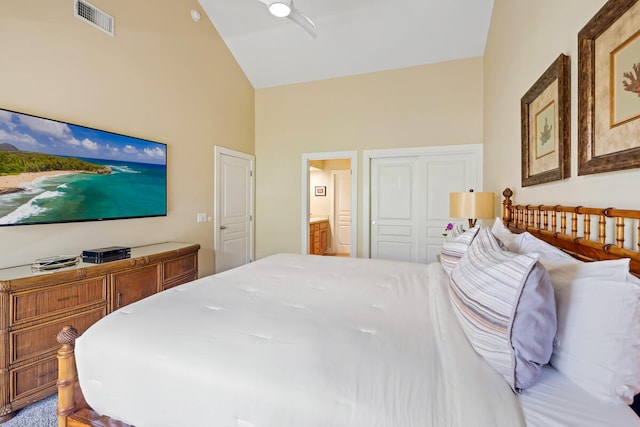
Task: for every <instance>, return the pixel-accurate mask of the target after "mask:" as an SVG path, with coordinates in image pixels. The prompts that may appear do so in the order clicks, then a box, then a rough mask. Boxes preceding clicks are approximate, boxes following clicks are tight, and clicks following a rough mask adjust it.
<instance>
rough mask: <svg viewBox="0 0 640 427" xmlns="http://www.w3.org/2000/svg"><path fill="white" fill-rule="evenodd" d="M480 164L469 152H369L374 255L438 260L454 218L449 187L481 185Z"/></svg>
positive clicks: (371, 245) (396, 258) (413, 259)
mask: <svg viewBox="0 0 640 427" xmlns="http://www.w3.org/2000/svg"><path fill="white" fill-rule="evenodd" d="M481 165H482V164H481V159H480V162H479V161H478V157H477V155H475V154H469V153H444V154H440V153H435V154H416V155H411V156H397V155H392V156H389V157H384V156H377V157H374V158H371V160H370V220H371V222H370V257H371V258H380V259H390V260H397V261H409V262H425V263H426V262H433V261H435V260H436V256H437V255H438V254H439V253H440V248H441V246H442V242H443V240H444V238H443V236H442V233H443V231H444V228H445V226H446V224H447V223H448V222H450V221H452V220H451V219H450V218H449V193H451V192H457V191H468V190H469V189H470V188H474V189H476V190H478V189H481V183H480V182H478V181H479V179H478V177H479V176H480V175H479V173H478V172H479V170H478V169H479V168H481ZM455 222H460V220H456V221H455ZM464 222H465V223H466V221H464Z"/></svg>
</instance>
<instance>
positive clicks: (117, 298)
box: [116, 292, 122, 308]
mask: <svg viewBox="0 0 640 427" xmlns="http://www.w3.org/2000/svg"><path fill="white" fill-rule="evenodd" d="M121 299H122V294H121V293H120V292H118V294H117V295H116V308H120V300H121Z"/></svg>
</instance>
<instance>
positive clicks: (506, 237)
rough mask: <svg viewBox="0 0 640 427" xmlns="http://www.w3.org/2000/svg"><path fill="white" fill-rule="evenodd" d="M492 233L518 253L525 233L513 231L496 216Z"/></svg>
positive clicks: (508, 247)
mask: <svg viewBox="0 0 640 427" xmlns="http://www.w3.org/2000/svg"><path fill="white" fill-rule="evenodd" d="M491 233H493V235H494V236H495V237H496V238H497V239H498V240H500V241H501V242H502V243H504V245H505V246H506V247H507V249H509V250H510V251H511V252H515V253H518V247H519V246H520V240H522V236H523V233H521V234H516V233H512V232H511V230H509V229H508V228H507V227H505V225H504V223H503V222H502V220H501V219H500V218H496V220H495V221H494V222H493V226H492V227H491Z"/></svg>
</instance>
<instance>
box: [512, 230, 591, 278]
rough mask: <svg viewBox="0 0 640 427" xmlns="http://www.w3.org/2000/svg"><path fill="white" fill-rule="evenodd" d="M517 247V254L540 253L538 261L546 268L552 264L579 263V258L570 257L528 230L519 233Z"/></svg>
mask: <svg viewBox="0 0 640 427" xmlns="http://www.w3.org/2000/svg"><path fill="white" fill-rule="evenodd" d="M521 236H522V237H521V239H520V241H519V245H518V248H517V250H516V252H517V253H519V254H527V253H531V252H535V253H538V254H540V262H541V263H542V264H543V265H544V266H545V267H546V268H547V269H548V268H549V267H550V266H551V265H554V264H570V263H579V262H581V261H580V260H578V259H576V258H574V257H572V256H571V255H569V254H568V253H566V252H564V251H562V250H561V249H558V248H556V247H555V246H553V245H550V244H549V243H547V242H545V241H544V240H541V239H538V238H537V237H535V236H534V235H533V234H531V233H529V232H528V231H526V232H524V233H522V234H521Z"/></svg>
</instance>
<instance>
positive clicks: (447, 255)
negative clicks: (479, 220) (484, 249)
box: [440, 224, 480, 276]
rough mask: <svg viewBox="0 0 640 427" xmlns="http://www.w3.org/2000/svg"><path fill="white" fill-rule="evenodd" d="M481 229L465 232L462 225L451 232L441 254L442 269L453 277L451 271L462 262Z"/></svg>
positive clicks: (475, 228)
mask: <svg viewBox="0 0 640 427" xmlns="http://www.w3.org/2000/svg"><path fill="white" fill-rule="evenodd" d="M479 229H480V227H473V228H472V229H470V230H467V231H464V230H463V229H462V225H460V224H458V225H456V226H454V227H453V229H452V230H451V231H450V232H449V235H448V236H447V238H446V239H445V240H444V243H443V244H442V251H441V252H440V264H442V268H443V269H444V271H446V272H447V274H448V275H449V276H451V270H453V267H455V265H456V264H457V263H458V261H460V258H462V255H464V254H465V253H466V252H467V249H468V248H469V245H470V244H471V242H472V241H473V238H474V237H476V234H477V233H478V230H479Z"/></svg>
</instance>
